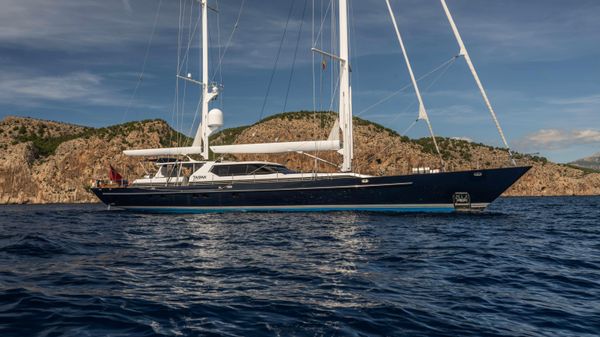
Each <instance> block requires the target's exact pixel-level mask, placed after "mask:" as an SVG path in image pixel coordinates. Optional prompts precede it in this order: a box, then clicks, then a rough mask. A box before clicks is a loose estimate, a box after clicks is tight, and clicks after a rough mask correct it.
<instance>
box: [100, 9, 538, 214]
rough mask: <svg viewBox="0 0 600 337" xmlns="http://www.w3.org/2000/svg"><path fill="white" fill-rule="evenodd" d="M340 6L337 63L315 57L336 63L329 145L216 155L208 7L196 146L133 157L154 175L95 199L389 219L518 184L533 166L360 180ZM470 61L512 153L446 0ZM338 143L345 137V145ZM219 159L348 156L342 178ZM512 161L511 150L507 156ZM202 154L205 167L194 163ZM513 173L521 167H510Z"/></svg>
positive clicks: (464, 206)
mask: <svg viewBox="0 0 600 337" xmlns="http://www.w3.org/2000/svg"><path fill="white" fill-rule="evenodd" d="M333 1H335V2H336V3H337V5H338V6H337V7H338V10H339V12H338V15H337V18H338V19H337V20H338V27H337V28H338V38H339V41H338V42H339V54H338V55H334V54H332V53H329V52H326V51H322V50H320V49H317V48H315V47H314V46H313V48H312V50H313V52H315V53H319V54H322V55H324V56H325V57H328V58H330V59H332V60H335V61H336V62H337V63H338V64H339V80H338V81H339V87H338V88H337V89H338V90H337V93H338V97H337V99H338V103H339V112H338V118H337V120H336V122H335V125H334V127H333V130H332V132H331V133H330V135H329V137H328V139H325V140H313V141H299V142H273V143H261V144H235V145H220V146H214V145H213V146H211V145H210V144H209V137H210V135H211V134H212V133H214V132H215V131H216V130H218V129H219V128H221V127H222V125H223V113H222V111H221V110H219V109H212V110H211V109H209V108H210V104H211V102H212V101H213V100H214V99H215V98H216V97H217V96H218V95H219V93H220V90H221V88H220V87H219V86H218V85H213V84H210V83H209V77H208V74H209V69H208V43H209V39H208V24H207V23H208V16H207V12H208V9H209V8H208V5H207V0H200V2H201V6H200V10H201V17H202V81H201V82H200V81H195V80H193V79H191V78H189V76H187V77H185V76H179V75H177V76H178V77H180V78H181V79H183V80H189V81H192V82H196V83H197V84H199V85H200V86H201V88H202V94H201V123H200V125H199V127H198V129H197V132H196V135H195V137H194V141H193V143H192V145H191V146H189V147H172V148H156V149H135V150H126V151H124V154H125V155H128V156H135V157H151V158H158V159H156V160H155V161H154V163H155V165H156V173H155V174H153V175H147V176H145V177H142V178H140V179H136V180H135V181H133V183H132V184H130V185H128V186H117V187H115V186H100V185H98V186H95V187H93V188H92V191H93V193H95V194H96V196H97V197H98V198H99V199H100V200H101V201H102V202H104V203H105V204H107V205H108V206H109V207H115V208H120V209H127V210H136V211H147V212H184V213H192V212H225V211H335V210H352V211H389V212H472V211H481V210H483V209H485V208H486V207H487V206H488V205H489V204H490V203H491V202H493V201H494V200H495V199H496V198H498V197H499V196H500V195H501V194H502V193H503V192H504V191H506V190H507V189H508V188H509V187H510V186H511V185H513V184H514V183H515V182H516V181H517V180H518V179H519V178H520V177H521V176H522V175H524V174H525V173H526V172H527V171H528V170H529V169H530V167H528V166H523V167H519V166H516V165H513V166H512V167H507V168H496V169H482V170H468V171H455V172H446V171H445V170H443V169H442V170H413V172H414V174H409V175H397V176H369V175H363V174H359V173H355V172H353V167H352V159H353V136H352V129H353V128H352V89H351V85H350V83H351V82H350V75H351V71H350V60H349V47H348V0H333ZM441 2H442V5H443V8H444V10H445V12H446V15H447V17H448V19H449V21H450V25H451V27H452V29H453V32H454V34H455V37H456V39H457V42H458V44H459V47H460V56H463V57H464V58H465V60H466V62H467V64H468V65H469V68H470V69H471V71H472V73H473V76H474V78H475V81H476V82H477V84H478V86H479V88H480V91H481V93H482V95H483V97H484V100H485V102H486V104H487V106H488V108H489V110H490V113H491V114H492V117H493V119H494V121H495V123H496V126H497V128H498V130H499V132H500V135H501V136H502V140H503V141H504V143H505V145H506V147H507V148H508V144H507V142H506V139H505V137H504V134H503V132H502V129H501V127H500V124H499V123H498V121H497V118H496V117H495V113H494V111H493V109H492V107H491V104H490V103H489V100H488V98H487V95H486V93H485V90H484V89H483V86H482V85H481V82H480V81H479V78H478V76H477V73H476V71H475V68H474V67H473V64H472V62H471V59H470V57H469V54H468V52H467V49H466V48H465V46H464V43H463V42H462V39H461V37H460V34H459V32H458V29H457V28H456V25H455V24H454V21H453V19H452V16H451V14H450V11H449V9H448V7H447V6H446V3H445V0H441ZM386 3H387V6H388V9H389V14H390V16H391V19H392V23H393V25H394V28H395V32H396V36H397V38H398V42H399V44H400V47H401V49H402V52H403V55H404V58H405V61H406V65H407V67H408V71H409V75H410V77H411V81H412V85H413V88H414V89H415V92H416V94H417V98H418V101H419V119H420V120H424V121H425V122H427V125H428V129H429V131H430V133H431V135H432V137H433V141H434V145H435V147H436V149H437V150H438V152H439V148H438V145H437V143H436V140H435V136H434V134H433V129H432V127H431V124H430V123H429V117H428V115H427V111H426V109H425V105H424V103H423V99H422V97H421V94H420V92H419V88H418V84H417V80H416V79H415V76H414V73H413V71H412V67H411V65H410V61H409V58H408V56H407V53H406V49H405V47H404V43H403V40H402V36H401V34H400V31H399V29H398V26H397V24H396V19H395V17H394V13H393V11H392V8H391V6H390V3H389V0H386ZM340 135H341V136H340ZM209 150H210V151H212V152H213V153H215V154H220V155H225V154H268V153H287V152H292V153H303V154H309V156H311V157H315V156H313V155H310V153H319V152H323V151H337V152H338V153H339V154H340V155H341V156H342V163H341V165H340V166H339V172H336V173H318V172H311V173H303V172H295V171H293V170H290V169H289V168H287V167H285V166H284V165H281V164H278V163H272V162H264V161H243V162H240V161H221V160H209ZM508 151H509V153H510V150H508ZM192 155H199V156H201V157H202V159H200V160H197V159H193V158H192V157H191V156H192ZM513 164H514V162H513Z"/></svg>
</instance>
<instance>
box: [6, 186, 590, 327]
mask: <svg viewBox="0 0 600 337" xmlns="http://www.w3.org/2000/svg"><path fill="white" fill-rule="evenodd" d="M598 205H600V198H599V197H595V198H594V197H591V198H510V199H501V200H499V201H498V202H497V203H496V204H494V205H492V207H491V209H490V210H489V212H487V213H484V214H479V215H461V214H458V215H428V214H408V215H398V214H378V213H368V212H359V213H352V212H333V213H324V214H315V213H307V214H304V213H294V214H285V213H261V214H257V213H241V214H235V213H232V214H206V215H202V214H197V215H152V214H135V213H128V212H118V211H117V212H115V211H110V212H109V211H106V210H105V208H104V207H102V206H96V205H63V206H57V205H52V206H19V207H16V206H6V207H0V335H1V336H3V337H4V336H26V335H39V336H55V335H56V336H85V335H91V336H94V335H102V336H104V335H111V336H154V335H157V336H162V335H169V336H177V335H229V336H249V335H252V336H254V335H279V336H289V335H294V336H330V335H339V336H346V335H347V336H375V335H404V336H483V335H485V336H517V335H518V336H550V335H556V336H597V335H598V334H599V331H600V316H598V313H599V312H600V245H599V244H598V242H600V228H599V227H598V224H597V219H598V218H600V210H599V208H598ZM32 322H35V323H32Z"/></svg>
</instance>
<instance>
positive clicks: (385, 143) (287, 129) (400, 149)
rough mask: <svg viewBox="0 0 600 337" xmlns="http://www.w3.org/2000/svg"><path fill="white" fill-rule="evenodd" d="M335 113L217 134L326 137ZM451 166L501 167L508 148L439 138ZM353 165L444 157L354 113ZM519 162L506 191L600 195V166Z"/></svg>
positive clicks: (220, 140)
mask: <svg viewBox="0 0 600 337" xmlns="http://www.w3.org/2000/svg"><path fill="white" fill-rule="evenodd" d="M334 121H335V115H334V114H333V113H317V114H314V113H306V112H296V113H285V114H280V115H275V116H271V117H269V118H267V119H264V120H262V121H261V122H259V123H256V124H254V125H252V126H248V127H239V128H235V129H227V130H223V131H222V132H220V133H218V134H216V135H215V136H214V137H213V142H214V144H230V143H240V144H245V143H262V142H273V141H281V142H283V141H300V140H311V139H326V138H327V136H328V135H329V131H330V130H331V128H332V127H333V123H334ZM437 140H438V143H439V145H440V148H441V152H442V155H443V159H444V162H445V165H446V169H447V170H465V169H477V168H491V167H503V166H508V165H510V159H509V156H508V153H507V152H506V151H505V150H503V149H499V148H494V147H491V146H486V145H483V144H476V143H471V142H467V141H464V140H454V139H448V138H442V137H439V138H437ZM354 147H355V150H354V168H355V170H356V171H357V172H360V173H364V174H372V175H393V174H406V173H410V172H411V170H412V168H414V167H431V168H440V167H441V161H440V159H439V157H438V155H437V153H436V151H435V148H434V146H433V142H432V141H431V139H430V138H423V139H417V140H414V139H409V138H408V137H402V136H400V135H398V134H397V133H396V132H395V131H393V130H390V129H387V128H385V127H383V126H381V125H378V124H375V123H372V122H369V121H366V120H363V119H360V118H356V117H355V118H354ZM319 157H321V158H323V159H326V160H328V161H331V162H334V163H336V164H339V163H340V162H341V157H340V156H339V155H337V154H334V153H322V154H319ZM229 158H232V159H233V158H236V159H261V160H268V161H274V162H278V163H283V164H286V165H287V166H289V167H290V168H294V169H298V170H302V171H309V172H310V171H313V170H315V169H316V170H319V171H335V167H334V166H332V165H328V164H325V163H322V162H319V161H315V160H311V159H310V158H308V157H306V156H305V155H301V154H274V155H259V156H256V155H237V156H232V157H229ZM515 159H516V161H517V163H518V164H519V165H532V166H533V169H532V170H531V171H530V172H529V173H528V174H527V175H526V176H524V177H523V178H522V179H521V180H520V181H519V182H518V183H517V184H515V185H514V186H513V187H512V188H511V189H510V190H509V191H507V193H506V195H511V196H516V195H543V196H556V195H600V171H599V172H596V171H593V170H582V169H579V168H577V167H572V166H568V165H562V164H555V163H552V162H549V161H548V160H546V158H543V157H537V156H529V155H522V154H516V155H515Z"/></svg>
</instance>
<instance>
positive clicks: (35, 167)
mask: <svg viewBox="0 0 600 337" xmlns="http://www.w3.org/2000/svg"><path fill="white" fill-rule="evenodd" d="M177 137H180V138H181V137H182V136H181V135H179V134H177V133H176V132H174V131H173V130H172V129H171V128H170V127H169V125H168V124H167V123H165V122H164V121H162V120H147V121H141V122H133V123H126V124H120V125H116V126H112V127H107V128H98V129H95V128H89V127H82V126H77V125H71V124H65V123H58V122H52V121H45V120H37V119H31V118H22V117H7V118H5V119H4V120H3V121H2V122H0V139H2V143H1V145H0V203H4V204H6V203H68V202H96V199H95V197H94V196H93V195H92V194H91V193H90V192H89V187H90V185H91V183H92V181H93V180H94V179H100V178H106V176H107V172H108V170H107V168H108V166H109V164H112V165H114V166H115V168H117V169H118V170H119V171H121V172H122V173H124V174H125V175H127V176H139V175H141V174H143V172H144V169H143V167H142V166H141V165H140V163H139V161H138V160H137V159H132V158H128V157H125V156H124V155H123V154H122V152H121V151H122V150H124V149H126V148H136V147H157V146H171V145H175V144H176V139H177Z"/></svg>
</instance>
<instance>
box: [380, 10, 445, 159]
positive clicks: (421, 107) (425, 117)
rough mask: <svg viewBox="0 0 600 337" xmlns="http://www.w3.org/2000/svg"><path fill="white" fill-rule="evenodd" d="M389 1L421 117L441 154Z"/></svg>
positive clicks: (391, 15)
mask: <svg viewBox="0 0 600 337" xmlns="http://www.w3.org/2000/svg"><path fill="white" fill-rule="evenodd" d="M385 2H386V3H387V7H388V11H389V12H390V17H391V18H392V23H393V24H394V29H395V30H396V36H397V37H398V42H399V43H400V48H401V49H402V54H403V55H404V60H405V61H406V67H407V68H408V73H409V75H410V80H411V81H412V84H413V87H414V88H415V93H416V94H417V99H418V100H419V119H423V120H425V122H426V123H427V127H428V128H429V133H430V134H431V139H433V145H435V150H436V151H437V153H438V154H440V148H439V147H438V144H437V141H436V140H435V134H434V133H433V128H432V127H431V122H430V121H429V116H428V115H427V110H426V109H425V104H424V103H423V97H422V96H421V91H420V90H419V86H418V84H417V80H416V78H415V74H414V73H413V70H412V66H411V65H410V60H409V59H408V54H407V53H406V48H405V47H404V42H403V41H402V36H401V35H400V30H399V29H398V24H397V23H396V16H395V15H394V12H393V11H392V6H391V5H390V1H389V0H385Z"/></svg>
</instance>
